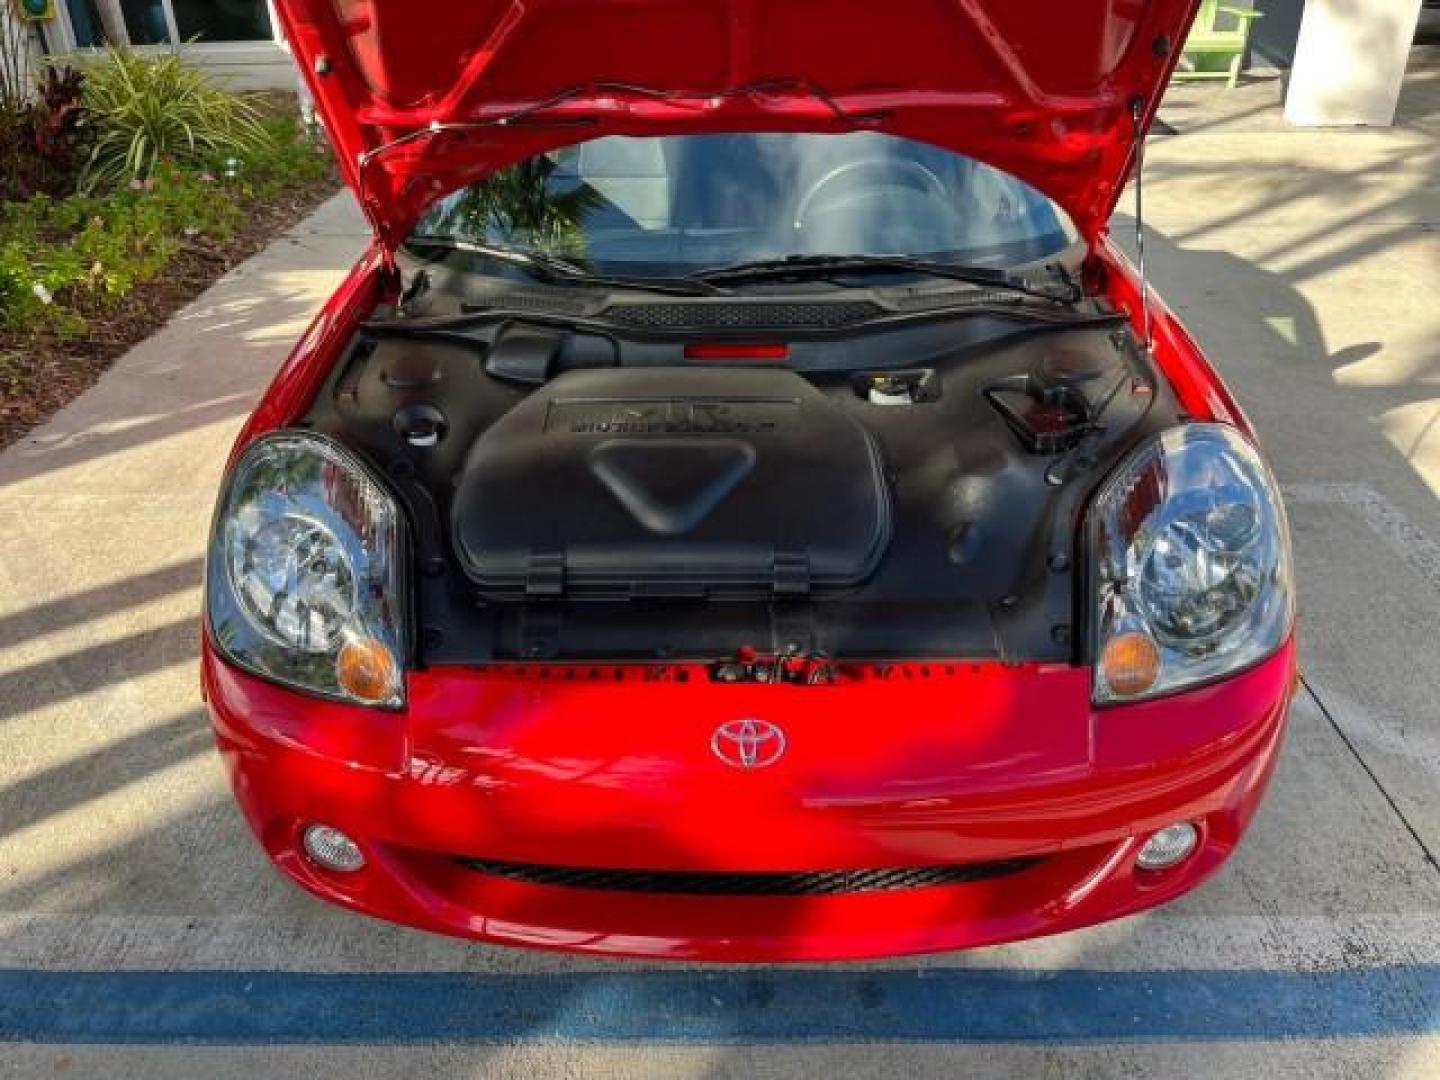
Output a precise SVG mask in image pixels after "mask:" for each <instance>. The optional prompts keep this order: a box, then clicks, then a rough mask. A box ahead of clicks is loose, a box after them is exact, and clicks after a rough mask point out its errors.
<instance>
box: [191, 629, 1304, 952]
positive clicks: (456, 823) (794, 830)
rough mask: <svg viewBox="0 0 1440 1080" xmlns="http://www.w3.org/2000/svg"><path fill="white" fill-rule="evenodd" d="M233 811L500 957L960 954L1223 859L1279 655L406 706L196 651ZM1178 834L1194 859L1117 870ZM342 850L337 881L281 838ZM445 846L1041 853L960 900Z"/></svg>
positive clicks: (1090, 912)
mask: <svg viewBox="0 0 1440 1080" xmlns="http://www.w3.org/2000/svg"><path fill="white" fill-rule="evenodd" d="M204 678H205V687H206V692H207V696H208V699H209V702H210V707H211V712H212V714H213V717H214V720H215V727H216V731H217V735H218V739H219V744H220V749H221V751H222V753H223V755H224V758H225V761H226V763H227V765H228V767H229V769H230V774H231V778H232V781H233V783H234V786H235V792H236V796H237V798H238V799H239V801H240V805H241V807H242V808H243V810H244V812H245V815H246V817H247V818H248V819H249V821H250V824H251V826H252V827H253V828H254V830H255V832H256V834H257V835H258V836H259V837H260V839H261V842H262V843H263V844H264V846H265V849H266V851H267V852H268V853H269V855H270V857H271V858H272V859H273V860H274V861H275V862H276V863H277V864H278V865H279V866H280V867H281V868H282V869H283V870H284V871H285V872H286V873H288V874H289V875H290V876H291V877H293V878H295V879H296V880H297V881H298V882H300V884H302V885H304V886H305V887H306V888H308V889H310V890H311V891H313V892H315V893H317V894H319V895H320V896H322V897H325V898H326V899H329V900H332V901H334V902H336V903H340V904H344V905H346V906H348V907H352V908H356V909H358V910H360V911H364V912H366V913H368V914H371V915H375V916H378V917H381V918H385V919H390V920H393V921H396V922H401V923H406V924H410V925H413V926H418V927H422V928H425V929H429V930H437V931H442V932H446V933H452V934H459V935H464V936H469V937H475V938H481V939H484V940H489V941H496V942H502V943H505V944H513V945H531V946H544V947H552V948H565V949H575V950H585V951H591V952H604V953H622V954H630V955H644V956H658V957H673V958H683V959H712V960H816V959H840V958H846V957H863V956H879V955H890V954H899V953H913V952H925V951H935V950H943V949H956V948H964V947H969V946H976V945H986V944H993V943H996V942H1001V941H1008V940H1013V939H1016V938H1023V937H1031V936H1035V935H1040V934H1048V933H1055V932H1057V931H1061V930H1069V929H1073V928H1076V927H1080V926H1084V925H1087V924H1090V923H1095V922H1100V921H1103V920H1105V919H1110V918H1115V917H1117V916H1120V915H1125V914H1129V913H1131V912H1135V911H1139V910H1142V909H1144V908H1148V907H1152V906H1154V905H1156V904H1159V903H1163V902H1164V901H1166V900H1169V899H1172V898H1173V897H1175V896H1177V895H1179V894H1181V893H1184V892H1186V891H1188V890H1189V889H1191V888H1193V887H1194V886H1196V885H1197V884H1199V883H1200V882H1201V881H1203V880H1204V879H1205V878H1207V877H1208V876H1209V875H1210V874H1212V873H1213V872H1214V871H1215V870H1216V869H1217V868H1218V867H1219V866H1220V865H1221V864H1222V863H1223V862H1224V860H1225V858H1226V857H1227V856H1228V855H1229V853H1230V852H1231V851H1232V850H1233V849H1234V847H1235V845H1236V843H1237V842H1238V840H1239V838H1240V835H1241V834H1242V832H1243V831H1244V829H1245V827H1246V825H1247V824H1248V823H1249V821H1250V818H1251V817H1252V815H1253V814H1254V812H1255V809H1256V807H1257V805H1258V803H1259V800H1260V797H1261V795H1262V793H1263V791H1264V789H1265V786H1266V783H1267V781H1268V779H1269V777H1270V774H1271V772H1272V771H1273V769H1274V765H1275V759H1276V755H1277V753H1278V750H1279V746H1280V743H1281V739H1282V736H1283V732H1284V727H1285V715H1286V709H1287V707H1288V704H1289V700H1290V696H1291V692H1292V689H1293V686H1294V679H1295V658H1294V650H1293V646H1287V647H1286V648H1285V649H1284V650H1283V651H1282V652H1281V653H1280V654H1279V655H1277V656H1276V657H1274V658H1273V659H1271V660H1269V661H1267V662H1266V663H1264V664H1262V665H1260V666H1258V667H1256V668H1254V669H1252V670H1250V671H1248V672H1246V673H1244V674H1241V675H1238V676H1236V677H1235V678H1232V679H1229V680H1226V681H1225V682H1223V683H1219V684H1216V685H1214V686H1210V687H1206V688H1203V689H1199V690H1195V691H1191V692H1189V693H1186V694H1181V695H1178V696H1176V697H1173V698H1169V699H1166V700H1163V701H1157V702H1150V703H1145V704H1138V705H1128V706H1122V707H1118V708H1111V709H1104V710H1096V709H1093V708H1092V707H1091V705H1090V702H1089V691H1090V685H1089V684H1090V678H1089V673H1088V671H1084V670H1079V669H1071V668H1063V667H1050V668H1041V667H1033V666H1029V667H1005V666H1003V665H1000V664H993V663H986V664H961V663H956V664H946V663H939V664H929V665H921V664H908V665H896V666H892V667H889V668H885V669H873V668H872V669H866V670H865V671H864V672H863V673H861V674H860V675H859V676H857V677H855V678H852V679H849V680H847V681H846V682H844V683H843V684H842V685H839V686H833V687H831V686H821V687H792V686H756V685H740V686H716V685H711V684H710V683H709V682H708V681H707V680H706V679H705V677H704V673H703V671H702V670H701V669H690V668H686V667H684V666H676V667H670V668H663V669H657V668H644V667H632V668H616V667H601V666H583V665H582V666H576V667H553V668H518V667H510V668H489V669H475V670H458V669H440V670H432V671H427V672H417V673H413V674H412V675H411V676H410V680H409V693H410V704H409V708H408V709H407V710H406V711H405V712H403V713H385V712H378V711H374V710H367V709H359V708H354V707H350V706H345V705H339V704H333V703H329V702H321V701H316V700H314V699H311V698H308V697H304V696H302V695H298V694H295V693H292V692H289V691H286V690H283V689H280V688H277V687H274V686H272V685H269V684H267V683H264V682H261V681H259V680H256V679H254V678H251V677H249V676H247V675H244V674H242V673H240V672H238V671H236V670H235V669H234V668H232V667H230V666H229V665H227V664H225V663H224V662H222V661H220V660H219V659H218V658H217V657H215V656H214V655H213V654H212V653H211V651H210V648H209V644H208V642H207V643H206V647H205V658H204ZM744 717H752V718H758V719H764V720H767V721H769V722H771V723H774V724H777V725H779V726H780V727H781V728H782V729H783V730H784V731H785V734H786V738H787V740H788V748H787V751H786V753H785V755H784V757H783V758H781V759H780V760H779V761H778V762H776V763H775V764H774V765H771V766H770V767H768V768H762V769H755V770H743V769H737V768H734V767H731V766H729V765H726V764H725V763H723V762H722V761H721V760H720V759H719V758H718V757H716V756H715V755H714V753H713V752H712V751H711V748H710V740H711V736H712V734H713V732H714V731H715V729H716V728H717V727H718V726H720V725H721V724H724V723H727V722H729V721H732V720H735V719H739V718H744ZM1176 821H1193V822H1195V823H1196V824H1197V825H1199V826H1200V829H1201V833H1202V841H1201V847H1200V849H1199V851H1198V852H1197V853H1196V854H1195V855H1194V856H1192V857H1191V858H1190V859H1189V860H1187V861H1186V862H1184V863H1182V864H1181V865H1180V866H1179V867H1177V868H1175V869H1173V870H1170V871H1166V872H1163V873H1147V872H1143V871H1137V870H1136V869H1135V868H1134V856H1135V853H1136V850H1137V849H1138V846H1139V844H1140V843H1141V842H1143V839H1144V838H1145V836H1147V835H1148V834H1149V833H1150V832H1152V831H1153V830H1155V829H1157V828H1160V827H1162V826H1164V825H1168V824H1171V823H1172V822H1176ZM312 822H323V823H325V824H329V825H333V826H336V827H338V828H340V829H343V830H344V831H345V832H347V833H349V834H350V835H351V836H353V837H354V838H356V839H357V840H358V841H359V842H360V844H361V846H362V847H363V849H364V851H365V854H366V856H367V858H368V865H367V867H366V868H365V869H364V870H362V871H360V872H358V873H354V874H348V875H345V874H335V873H329V872H326V871H323V870H320V869H318V868H317V867H315V866H314V865H312V864H311V863H310V862H309V861H308V860H307V859H306V858H305V856H304V855H303V854H301V853H300V851H299V848H298V843H299V834H300V831H301V829H302V828H303V827H304V826H305V825H307V824H309V823H312ZM462 857H471V858H480V859H488V860H501V861H506V862H513V863H523V864H538V865H541V866H546V867H601V868H624V869H636V870H657V871H667V870H675V871H682V870H683V871H696V870H701V871H802V870H839V869H865V868H892V867H935V866H950V865H953V864H958V863H964V864H969V863H985V862H991V861H996V860H1011V859H1022V858H1035V859H1036V860H1037V861H1036V862H1034V863H1033V864H1031V865H1029V866H1028V867H1027V868H1025V869H1022V870H1020V871H1019V872H1016V873H1013V874H1008V875H1005V876H1000V877H995V878H992V879H989V880H984V881H976V882H971V883H967V884H956V885H941V886H928V887H921V888H908V889H896V890H890V891H874V892H857V893H841V894H838V895H802V896H738V897H737V896H729V895H725V896H719V895H710V896H707V895H668V894H666V895H662V894H649V893H644V892H630V891H614V890H610V889H595V888H577V887H572V886H569V885H541V884H532V883H528V882H521V881H516V880H512V879H510V878H507V877H499V876H494V875H492V874H489V873H482V872H479V871H477V870H474V869H470V868H468V867H466V866H463V865H462V864H461V862H460V858H462Z"/></svg>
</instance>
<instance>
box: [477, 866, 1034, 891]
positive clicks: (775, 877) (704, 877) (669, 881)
mask: <svg viewBox="0 0 1440 1080" xmlns="http://www.w3.org/2000/svg"><path fill="white" fill-rule="evenodd" d="M456 861H457V862H459V863H460V865H462V866H464V867H467V868H469V869H471V870H475V871H478V872H480V873H482V874H493V875H495V876H496V877H503V878H509V879H510V880H511V881H523V882H525V883H526V884H529V885H549V886H559V887H562V888H569V889H595V890H599V891H603V892H634V893H664V894H669V895H678V894H688V895H692V896H835V895H839V894H842V893H866V892H896V891H899V890H902V889H925V888H934V887H936V886H941V885H967V884H971V883H973V882H977V881H991V880H993V879H995V878H1003V877H1009V876H1010V875H1012V874H1018V873H1020V872H1021V871H1022V870H1028V869H1029V868H1030V867H1032V866H1034V865H1036V864H1037V863H1039V862H1041V861H1042V860H1040V859H1038V858H1037V859H1005V860H1002V861H995V862H983V863H966V864H963V865H958V866H913V867H912V866H902V867H886V868H884V869H880V870H782V871H752V872H745V873H730V872H726V871H712V870H606V869H594V868H592V867H583V866H536V865H533V864H530V863H511V862H499V861H496V860H494V859H458V860H456Z"/></svg>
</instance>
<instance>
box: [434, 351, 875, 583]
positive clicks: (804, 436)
mask: <svg viewBox="0 0 1440 1080" xmlns="http://www.w3.org/2000/svg"><path fill="white" fill-rule="evenodd" d="M451 529H452V538H453V541H454V546H455V551H456V553H457V556H458V558H459V561H460V564H461V567H462V569H463V570H464V572H465V574H466V576H467V577H468V578H469V579H470V580H471V581H472V582H473V583H474V584H475V586H476V588H477V590H478V592H479V593H480V595H481V596H483V597H485V598H486V599H490V600H496V601H507V600H525V599H535V598H542V597H564V598H567V599H572V600H586V599H591V600H616V599H655V598H663V599H669V598H691V597H693V598H704V597H717V598H718V597H733V598H737V599H757V598H766V597H786V596H793V597H804V596H806V595H810V594H812V593H819V592H824V591H833V590H836V589H842V588H846V587H849V586H854V585H858V584H860V583H861V582H863V581H864V580H865V579H866V578H868V577H869V576H870V575H871V574H872V573H873V572H874V570H875V568H876V566H877V565H878V563H879V561H880V559H881V557H882V556H883V555H884V553H885V549H886V546H887V545H888V543H889V541H890V537H891V530H892V523H891V504H890V494H889V491H888V487H887V483H886V478H885V471H884V467H883V463H882V460H881V456H880V452H879V449H878V447H877V446H876V443H875V440H874V439H873V438H872V436H871V435H870V433H869V432H868V431H867V430H866V429H865V428H864V427H863V426H861V425H860V424H859V423H858V422H857V421H856V420H855V419H854V418H853V417H852V416H851V415H849V414H848V413H846V412H845V411H842V410H840V409H838V408H836V407H835V406H834V405H833V404H831V402H830V400H829V399H828V398H827V397H826V395H825V394H824V393H822V392H820V391H819V390H817V389H816V388H815V387H814V386H813V385H812V384H811V383H810V382H808V381H807V380H806V379H804V378H802V377H800V376H799V375H796V374H795V373H794V372H791V371H786V370H779V369H774V370H765V369H757V370H744V371H737V370H735V369H733V368H731V369H726V370H707V369H704V368H641V369H624V368H610V369H601V370H589V371H573V372H569V373H567V374H564V375H561V376H559V377H558V378H556V379H553V380H552V381H551V382H549V383H547V384H546V385H545V386H543V387H541V388H540V389H538V390H536V391H535V392H534V393H532V394H530V395H529V396H528V397H526V398H525V400H524V401H522V402H521V403H520V404H519V405H518V406H516V407H515V408H514V409H512V410H511V411H510V412H508V413H507V414H506V415H505V416H503V417H502V418H501V419H500V420H498V421H497V422H496V423H495V424H493V425H492V426H491V427H490V428H489V429H488V430H486V431H485V432H484V434H483V435H481V437H480V438H479V439H477V440H476V442H475V444H474V446H473V447H472V449H471V451H470V453H469V456H468V458H467V459H466V462H465V465H464V468H463V470H462V473H461V476H460V479H459V483H458V486H457V488H456V492H455V498H454V501H453V504H452V509H451Z"/></svg>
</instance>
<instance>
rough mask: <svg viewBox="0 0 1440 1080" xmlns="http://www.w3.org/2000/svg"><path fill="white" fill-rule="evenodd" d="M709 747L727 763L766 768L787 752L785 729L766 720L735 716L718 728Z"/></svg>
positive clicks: (752, 767)
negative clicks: (744, 718) (740, 718)
mask: <svg viewBox="0 0 1440 1080" xmlns="http://www.w3.org/2000/svg"><path fill="white" fill-rule="evenodd" d="M710 749H711V750H714V751H715V756H716V757H718V758H719V759H720V760H721V761H723V762H725V764H726V765H733V766H734V767H735V768H737V769H763V768H765V766H766V765H774V764H775V762H777V761H779V760H780V755H781V754H783V753H785V733H784V732H783V731H781V730H780V729H779V728H778V727H776V726H775V725H774V724H771V723H767V722H766V721H764V720H732V721H730V723H728V724H721V725H720V726H719V727H718V728H716V729H715V734H714V735H711V736H710Z"/></svg>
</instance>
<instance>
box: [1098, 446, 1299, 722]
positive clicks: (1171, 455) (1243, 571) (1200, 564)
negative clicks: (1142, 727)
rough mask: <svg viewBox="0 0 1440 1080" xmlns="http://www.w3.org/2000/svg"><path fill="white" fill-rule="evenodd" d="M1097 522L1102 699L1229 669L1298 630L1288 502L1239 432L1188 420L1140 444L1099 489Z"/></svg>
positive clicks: (1141, 694) (1129, 696)
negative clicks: (1294, 621)
mask: <svg viewBox="0 0 1440 1080" xmlns="http://www.w3.org/2000/svg"><path fill="white" fill-rule="evenodd" d="M1090 527H1091V533H1090V543H1091V550H1092V552H1093V558H1094V564H1093V570H1094V581H1095V592H1094V604H1095V626H1096V627H1097V628H1098V635H1097V642H1096V644H1097V648H1096V666H1095V701H1096V702H1097V703H1105V702H1114V701H1132V700H1137V699H1140V698H1147V697H1155V696H1157V695H1159V694H1167V693H1172V692H1174V691H1176V690H1180V689H1182V688H1184V687H1187V686H1192V685H1194V684H1196V683H1201V682H1205V681H1208V680H1210V679H1214V678H1217V677H1219V676H1222V675H1227V674H1230V673H1232V672H1235V671H1237V670H1239V669H1241V668H1244V667H1247V666H1249V665H1251V664H1254V663H1256V662H1258V661H1260V660H1263V659H1265V658H1266V657H1267V656H1269V655H1270V654H1271V653H1273V652H1275V650H1276V649H1278V648H1279V647H1280V645H1281V644H1282V643H1283V642H1284V641H1285V638H1286V636H1287V635H1288V634H1289V632H1290V625H1291V622H1292V619H1293V614H1294V594H1293V588H1292V584H1291V580H1290V533H1289V528H1288V526H1287V525H1286V522H1285V509H1284V506H1283V504H1282V503H1281V501H1280V494H1279V492H1278V490H1277V489H1276V486H1275V481H1274V479H1273V478H1272V477H1271V476H1270V472H1269V470H1268V469H1267V468H1266V467H1265V464H1264V462H1262V461H1261V460H1260V455H1259V454H1258V453H1257V452H1256V450H1255V447H1254V446H1252V445H1251V444H1250V442H1249V440H1247V439H1246V438H1245V437H1244V436H1243V435H1241V434H1240V433H1239V432H1237V431H1235V430H1234V429H1233V428H1229V427H1224V426H1221V425H1218V424H1191V425H1187V426H1185V427H1180V428H1174V429H1172V430H1170V431H1167V432H1165V433H1164V434H1163V435H1161V436H1160V437H1158V438H1156V439H1155V440H1153V441H1152V442H1150V443H1148V444H1146V445H1145V446H1143V447H1141V448H1140V449H1139V450H1138V451H1136V452H1135V453H1134V454H1132V455H1131V457H1130V458H1129V459H1128V460H1127V461H1126V462H1125V463H1124V464H1123V465H1122V466H1121V467H1120V469H1119V470H1118V471H1117V472H1116V474H1115V475H1114V476H1112V477H1111V478H1110V479H1109V480H1108V481H1107V482H1106V483H1105V485H1104V487H1102V488H1101V490H1100V494H1099V496H1098V497H1097V498H1096V501H1095V505H1094V507H1093V508H1092V510H1091V515H1090Z"/></svg>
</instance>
